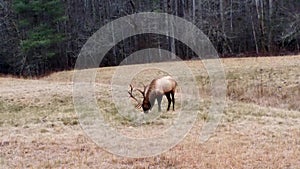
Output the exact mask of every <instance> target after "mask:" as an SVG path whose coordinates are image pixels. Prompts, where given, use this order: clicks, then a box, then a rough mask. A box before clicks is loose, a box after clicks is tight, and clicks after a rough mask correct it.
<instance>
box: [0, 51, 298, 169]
mask: <svg viewBox="0 0 300 169" xmlns="http://www.w3.org/2000/svg"><path fill="white" fill-rule="evenodd" d="M221 61H222V63H223V65H224V69H225V75H226V80H227V100H226V102H227V105H226V108H225V110H224V112H223V117H222V120H221V122H220V124H219V126H218V128H217V130H216V131H215V133H214V135H213V136H212V137H211V138H210V139H209V140H208V141H207V142H205V143H203V144H201V143H200V142H199V135H200V133H201V128H202V126H203V124H204V123H205V122H206V120H207V117H208V115H207V114H208V109H209V105H210V102H211V101H210V97H209V96H210V92H211V90H210V81H209V78H208V76H207V72H206V71H205V68H204V66H203V65H202V62H201V61H187V62H185V63H186V64H187V65H188V66H189V67H190V69H191V71H192V72H193V73H194V74H195V79H196V81H197V85H198V88H199V92H200V94H201V108H200V110H199V114H198V117H197V120H196V122H195V124H194V126H193V128H192V129H191V131H190V132H189V133H188V135H187V136H186V137H185V139H184V140H183V141H182V142H180V143H179V144H178V145H176V146H175V147H173V148H171V149H170V150H169V151H166V152H164V153H162V154H160V155H158V156H154V157H148V158H137V159H136V158H126V157H120V156H116V155H113V154H110V153H108V152H106V151H105V150H103V149H102V148H101V147H98V146H97V145H96V144H95V143H94V142H93V140H91V139H90V138H88V137H87V136H86V134H85V132H84V131H83V130H82V128H81V126H80V122H79V119H78V117H77V114H76V113H75V111H74V105H73V98H72V91H73V88H72V84H73V83H72V78H73V72H72V71H67V72H58V73H54V74H52V75H49V76H47V77H44V78H41V79H16V78H12V77H0V168H249V169H250V168H274V169H278V168H286V169H295V168H299V167H300V56H284V57H260V58H235V59H232V58H229V59H222V60H221ZM161 64H165V65H167V66H168V67H172V65H173V63H172V62H170V63H161ZM136 66H137V67H138V65H133V66H131V67H132V68H133V69H136V68H137V67H136ZM140 66H142V65H140ZM176 69H178V68H177V67H174V71H175V70H176ZM115 70H116V67H108V68H101V69H97V73H98V74H97V76H96V83H95V85H96V88H97V90H96V91H95V92H96V96H97V101H98V102H97V103H98V105H99V107H102V108H103V107H104V108H103V109H100V110H101V112H102V113H104V115H105V117H106V119H107V121H109V122H110V123H111V124H112V125H113V126H114V127H115V128H116V129H117V130H118V131H119V132H121V133H123V134H125V135H128V136H137V135H138V134H140V133H139V131H143V132H142V134H141V136H143V137H145V136H147V135H152V134H153V133H154V134H155V132H159V131H160V130H164V129H165V127H166V126H167V125H168V124H169V121H171V120H172V118H173V117H174V116H176V114H177V113H178V112H177V111H175V112H172V111H171V112H163V113H162V114H161V115H160V116H158V117H157V118H156V119H155V120H154V121H152V122H148V123H144V124H141V125H140V126H135V125H134V123H132V121H131V120H130V119H126V118H124V117H122V116H119V115H118V113H117V110H116V109H115V107H114V103H113V102H112V100H111V93H110V91H111V88H110V84H111V83H112V81H111V79H112V77H113V74H114V72H115ZM159 75H161V72H156V73H154V74H153V75H151V76H150V75H149V77H148V76H145V77H143V76H138V77H137V78H136V79H135V81H136V82H135V83H136V84H138V82H140V81H143V82H145V83H146V82H149V78H150V77H152V76H159ZM126 90H127V89H126ZM125 92H126V91H125ZM164 99H165V98H164ZM176 99H177V100H178V102H177V103H176V107H177V108H178V107H180V102H182V100H180V91H179V93H178V94H177V95H176ZM156 106H157V105H155V107H154V109H156V108H157V107H156ZM165 108H166V102H165V100H164V102H163V107H162V109H163V110H165Z"/></svg>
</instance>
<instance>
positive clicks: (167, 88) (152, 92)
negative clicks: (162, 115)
mask: <svg viewBox="0 0 300 169" xmlns="http://www.w3.org/2000/svg"><path fill="white" fill-rule="evenodd" d="M176 86H177V82H176V81H175V80H174V79H173V78H172V77H171V76H164V77H161V78H157V79H153V80H152V81H151V83H150V84H149V85H147V86H145V85H144V90H140V89H136V90H137V91H139V92H140V93H141V94H142V95H143V102H142V103H141V102H140V101H139V100H138V99H137V98H136V97H134V96H133V94H132V92H133V90H134V88H133V86H132V85H130V90H129V91H128V93H129V96H130V97H131V98H133V99H134V100H135V101H136V102H137V103H138V104H137V105H136V108H143V111H144V113H148V111H149V110H151V109H152V107H153V105H154V103H155V99H156V100H157V103H158V111H159V112H160V111H161V101H162V98H163V95H166V97H167V99H168V109H167V111H169V110H170V105H171V102H172V103H173V111H174V110H175V108H174V105H175V98H174V95H175V89H176Z"/></svg>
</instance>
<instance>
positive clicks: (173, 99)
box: [171, 92, 175, 111]
mask: <svg viewBox="0 0 300 169" xmlns="http://www.w3.org/2000/svg"><path fill="white" fill-rule="evenodd" d="M171 95H172V102H173V111H175V108H174V107H175V98H174V92H171Z"/></svg>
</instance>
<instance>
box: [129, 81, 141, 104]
mask: <svg viewBox="0 0 300 169" xmlns="http://www.w3.org/2000/svg"><path fill="white" fill-rule="evenodd" d="M132 91H133V87H132V85H130V91H128V94H129V96H130V97H131V98H133V99H134V100H135V101H136V102H137V103H138V104H137V105H136V106H135V108H137V109H140V108H141V107H142V104H141V103H140V102H139V100H138V99H137V98H135V97H134V96H133V94H132Z"/></svg>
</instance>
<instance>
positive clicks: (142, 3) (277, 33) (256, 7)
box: [0, 0, 300, 77]
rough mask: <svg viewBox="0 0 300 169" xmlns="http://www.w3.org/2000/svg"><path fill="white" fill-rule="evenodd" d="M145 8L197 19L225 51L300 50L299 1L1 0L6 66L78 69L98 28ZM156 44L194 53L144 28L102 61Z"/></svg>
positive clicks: (0, 65)
mask: <svg viewBox="0 0 300 169" xmlns="http://www.w3.org/2000/svg"><path fill="white" fill-rule="evenodd" d="M139 12H160V13H168V14H172V15H176V16H178V17H181V18H184V19H186V20H188V21H189V22H192V23H193V24H195V25H196V26H197V27H198V28H199V29H200V30H202V31H203V33H205V34H206V35H207V36H208V38H209V39H210V41H211V42H212V44H213V45H214V46H215V48H216V50H217V51H218V53H219V55H220V57H247V56H271V55H272V56H274V55H288V54H295V53H299V52H300V1H299V0H276V1H275V0H243V1H241V0H75V1H74V0H0V37H1V41H0V48H1V50H0V73H1V74H11V75H16V76H25V77H28V76H30V77H32V76H42V75H46V74H48V73H51V72H54V71H62V70H69V69H72V68H74V65H75V62H76V58H77V57H78V54H79V53H80V50H81V48H82V46H83V45H84V44H85V42H86V41H87V40H88V38H89V37H90V36H91V35H93V33H95V32H96V31H97V30H98V29H99V28H101V27H102V26H103V25H105V24H107V23H109V22H111V21H113V20H115V19H117V18H120V17H122V16H127V15H130V14H135V13H139ZM150 47H151V48H162V49H166V50H169V51H172V52H173V53H175V54H176V55H177V56H179V57H181V58H182V59H184V60H187V59H191V58H192V57H193V55H194V53H193V51H191V50H190V49H189V48H188V47H187V46H185V45H184V44H182V43H181V42H180V41H177V40H174V39H172V38H170V37H166V36H160V35H156V34H145V35H137V36H136V37H130V38H127V39H124V40H123V41H122V42H120V43H118V44H117V45H116V46H115V47H113V48H112V49H111V51H110V52H109V53H107V54H106V56H105V59H104V60H103V61H102V63H101V64H100V65H99V66H116V65H118V64H119V63H120V62H121V61H122V60H123V59H124V58H126V57H127V56H129V55H130V54H132V53H133V52H135V51H138V50H141V49H145V48H150Z"/></svg>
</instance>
